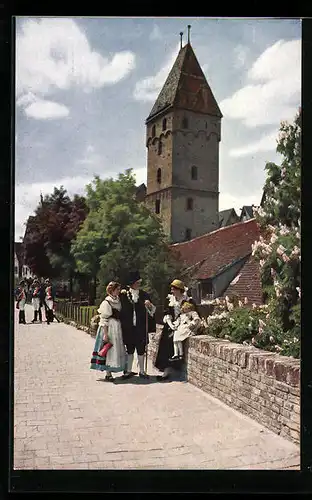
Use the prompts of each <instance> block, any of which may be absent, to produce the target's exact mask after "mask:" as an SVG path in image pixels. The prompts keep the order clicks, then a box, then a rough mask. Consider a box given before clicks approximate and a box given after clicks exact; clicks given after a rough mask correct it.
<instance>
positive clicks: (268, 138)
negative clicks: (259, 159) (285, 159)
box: [229, 130, 277, 158]
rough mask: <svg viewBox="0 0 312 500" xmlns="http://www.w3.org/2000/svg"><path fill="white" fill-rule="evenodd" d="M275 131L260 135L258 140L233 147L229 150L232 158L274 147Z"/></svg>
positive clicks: (269, 149) (273, 148)
mask: <svg viewBox="0 0 312 500" xmlns="http://www.w3.org/2000/svg"><path fill="white" fill-rule="evenodd" d="M276 140H277V133H276V130H274V132H272V133H271V134H268V135H265V136H264V137H261V139H259V140H258V141H255V142H251V143H249V144H246V145H245V146H242V147H240V148H233V149H230V151H229V156H231V157H232V158H236V157H240V156H247V155H250V154H254V153H259V152H261V151H271V150H275V149H276Z"/></svg>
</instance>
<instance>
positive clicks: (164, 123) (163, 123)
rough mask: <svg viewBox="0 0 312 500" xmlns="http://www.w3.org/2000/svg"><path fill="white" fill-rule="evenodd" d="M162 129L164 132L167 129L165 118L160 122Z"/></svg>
mask: <svg viewBox="0 0 312 500" xmlns="http://www.w3.org/2000/svg"><path fill="white" fill-rule="evenodd" d="M162 129H163V130H166V129H167V118H164V119H163V121H162Z"/></svg>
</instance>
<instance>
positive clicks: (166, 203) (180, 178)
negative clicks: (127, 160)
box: [145, 41, 222, 243]
mask: <svg viewBox="0 0 312 500" xmlns="http://www.w3.org/2000/svg"><path fill="white" fill-rule="evenodd" d="M221 118H222V114H221V111H220V109H219V107H218V104H217V102H216V100H215V98H214V96H213V94H212V91H211V89H210V87H209V85H208V83H207V80H206V78H205V76H204V73H203V71H202V69H201V67H200V65H199V63H198V61H197V59H196V56H195V54H194V51H193V49H192V47H191V44H190V43H189V42H188V43H187V44H186V45H184V47H182V41H181V49H180V51H179V54H178V56H177V59H176V61H175V63H174V65H173V67H172V69H171V71H170V73H169V75H168V78H167V80H166V81H165V84H164V86H163V88H162V90H161V92H160V94H159V96H158V98H157V100H156V102H155V104H154V106H153V108H152V110H151V112H150V114H149V116H148V118H147V119H146V146H147V190H146V200H145V201H146V205H147V206H148V207H149V209H150V210H152V211H153V212H155V213H157V214H159V216H160V217H161V220H162V222H163V227H164V229H165V232H166V233H167V235H168V236H169V239H170V242H171V243H178V242H181V241H186V240H189V239H191V238H195V237H196V236H200V235H202V234H206V233H208V232H210V231H213V230H215V229H217V228H218V223H219V217H218V212H219V142H220V140H221Z"/></svg>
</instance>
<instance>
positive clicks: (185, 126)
mask: <svg viewBox="0 0 312 500" xmlns="http://www.w3.org/2000/svg"><path fill="white" fill-rule="evenodd" d="M182 128H188V118H187V117H186V116H184V117H183V120H182Z"/></svg>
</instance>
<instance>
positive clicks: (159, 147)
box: [158, 141, 162, 155]
mask: <svg viewBox="0 0 312 500" xmlns="http://www.w3.org/2000/svg"><path fill="white" fill-rule="evenodd" d="M161 153H162V142H161V141H159V142H158V154H159V155H161Z"/></svg>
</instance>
